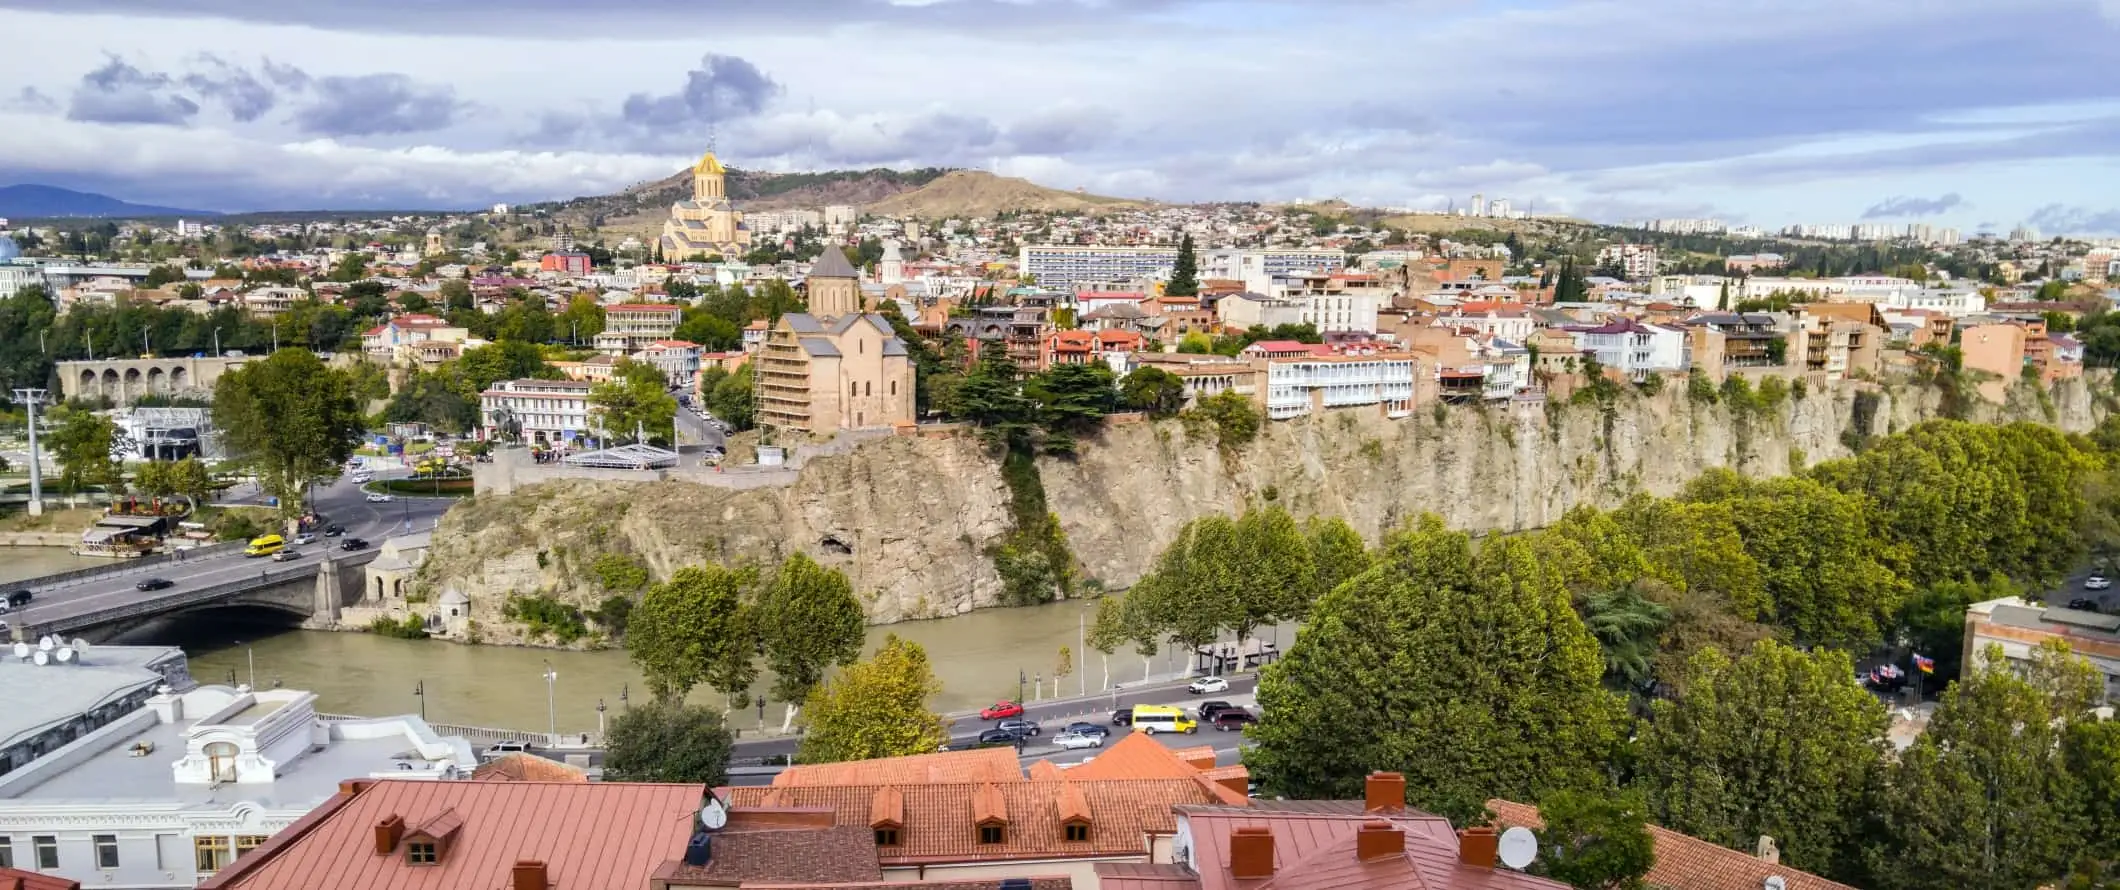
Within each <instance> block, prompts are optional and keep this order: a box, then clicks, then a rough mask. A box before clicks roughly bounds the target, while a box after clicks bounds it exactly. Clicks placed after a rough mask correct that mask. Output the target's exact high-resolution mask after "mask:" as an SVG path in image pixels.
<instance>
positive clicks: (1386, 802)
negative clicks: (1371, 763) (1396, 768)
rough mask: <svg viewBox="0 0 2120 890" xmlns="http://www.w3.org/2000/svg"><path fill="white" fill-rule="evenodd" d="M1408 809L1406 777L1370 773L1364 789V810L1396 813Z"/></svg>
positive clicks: (1393, 774)
mask: <svg viewBox="0 0 2120 890" xmlns="http://www.w3.org/2000/svg"><path fill="white" fill-rule="evenodd" d="M1405 808H1406V777H1405V776H1403V775H1400V774H1398V773H1370V774H1369V782H1368V784H1367V785H1366V786H1365V787H1364V789H1363V794H1362V810H1363V812H1369V813H1395V812H1398V811H1399V810H1403V809H1405Z"/></svg>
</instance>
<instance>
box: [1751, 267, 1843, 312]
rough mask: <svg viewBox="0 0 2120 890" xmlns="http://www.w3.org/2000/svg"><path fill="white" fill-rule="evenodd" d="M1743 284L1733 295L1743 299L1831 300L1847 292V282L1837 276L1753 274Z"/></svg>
mask: <svg viewBox="0 0 2120 890" xmlns="http://www.w3.org/2000/svg"><path fill="white" fill-rule="evenodd" d="M1743 285H1744V286H1743V288H1742V289H1741V290H1742V292H1741V293H1738V294H1735V296H1736V297H1737V298H1739V299H1744V300H1763V299H1766V298H1768V297H1773V296H1777V295H1780V296H1789V297H1792V298H1793V299H1795V300H1796V301H1798V302H1803V301H1808V300H1832V299H1835V298H1837V297H1839V296H1841V295H1843V294H1846V293H1847V292H1848V283H1847V282H1845V281H1842V280H1840V279H1837V278H1765V277H1761V276H1757V275H1755V276H1753V277H1750V278H1746V279H1744V281H1743ZM1733 290H1735V289H1733ZM1730 308H1732V309H1735V308H1737V307H1735V306H1732V307H1730Z"/></svg>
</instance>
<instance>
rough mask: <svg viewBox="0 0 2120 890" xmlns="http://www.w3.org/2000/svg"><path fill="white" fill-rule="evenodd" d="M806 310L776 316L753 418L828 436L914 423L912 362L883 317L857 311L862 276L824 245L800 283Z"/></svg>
mask: <svg viewBox="0 0 2120 890" xmlns="http://www.w3.org/2000/svg"><path fill="white" fill-rule="evenodd" d="M805 283H806V286H807V287H808V288H809V302H810V311H809V312H790V313H788V314H786V315H782V316H781V317H780V321H779V322H778V323H776V324H775V325H774V326H773V328H772V330H771V332H770V333H769V335H768V336H767V338H766V341H765V345H764V346H763V347H762V348H761V349H760V351H759V354H758V368H757V374H758V384H757V385H758V423H759V425H760V426H765V427H771V428H773V429H775V430H780V431H784V432H790V433H797V434H804V435H812V436H831V435H834V434H836V433H838V432H839V431H841V430H851V429H863V428H869V427H891V426H897V425H900V424H910V423H912V422H913V363H912V358H911V356H910V355H909V354H908V353H907V352H906V347H905V341H903V340H900V339H898V334H897V332H896V331H895V330H893V329H892V328H891V323H890V322H889V321H888V320H886V319H885V318H884V317H883V316H881V315H876V314H873V313H864V312H862V311H861V310H862V301H861V287H860V277H859V275H858V274H857V273H856V272H855V271H854V267H853V264H851V263H848V262H847V259H846V255H845V254H843V253H841V252H840V251H839V250H838V249H837V248H826V249H825V252H824V254H823V255H822V256H820V257H819V258H818V260H817V263H816V264H815V265H814V266H812V267H811V269H810V275H809V278H808V279H807V281H806V282H805Z"/></svg>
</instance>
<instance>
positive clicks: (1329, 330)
mask: <svg viewBox="0 0 2120 890" xmlns="http://www.w3.org/2000/svg"><path fill="white" fill-rule="evenodd" d="M1372 281H1374V279H1370V278H1367V277H1366V276H1365V277H1363V278H1362V279H1350V278H1348V277H1345V276H1336V275H1327V274H1324V273H1317V272H1292V273H1289V274H1286V275H1281V276H1277V277H1275V278H1274V280H1273V283H1272V285H1271V286H1270V287H1269V288H1268V289H1267V292H1268V293H1269V294H1271V295H1273V296H1277V297H1282V298H1285V299H1289V300H1294V301H1295V302H1296V303H1298V304H1299V305H1301V306H1302V321H1303V323H1305V324H1309V325H1311V326H1313V327H1316V328H1317V329H1318V332H1319V333H1321V334H1360V335H1363V336H1365V337H1366V336H1370V335H1374V334H1375V333H1376V332H1377V311H1378V310H1379V309H1382V308H1383V307H1384V301H1385V300H1386V299H1388V298H1389V295H1388V294H1387V293H1386V292H1385V291H1384V289H1382V288H1379V287H1372V286H1369V284H1370V282H1372Z"/></svg>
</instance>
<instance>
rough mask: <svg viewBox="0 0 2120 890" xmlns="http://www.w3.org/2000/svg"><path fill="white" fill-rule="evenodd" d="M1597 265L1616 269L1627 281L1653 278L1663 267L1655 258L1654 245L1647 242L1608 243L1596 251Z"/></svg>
mask: <svg viewBox="0 0 2120 890" xmlns="http://www.w3.org/2000/svg"><path fill="white" fill-rule="evenodd" d="M1597 265H1598V266H1599V267H1600V268H1611V269H1618V270H1619V273H1620V275H1621V277H1624V278H1626V279H1627V280H1628V281H1643V280H1646V279H1649V278H1653V277H1655V275H1656V273H1657V272H1658V271H1661V269H1662V268H1663V267H1662V265H1661V264H1660V263H1659V262H1658V260H1657V251H1656V247H1655V246H1654V245H1649V244H1608V245H1606V246H1605V248H1604V249H1603V250H1600V251H1598V252H1597Z"/></svg>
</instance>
